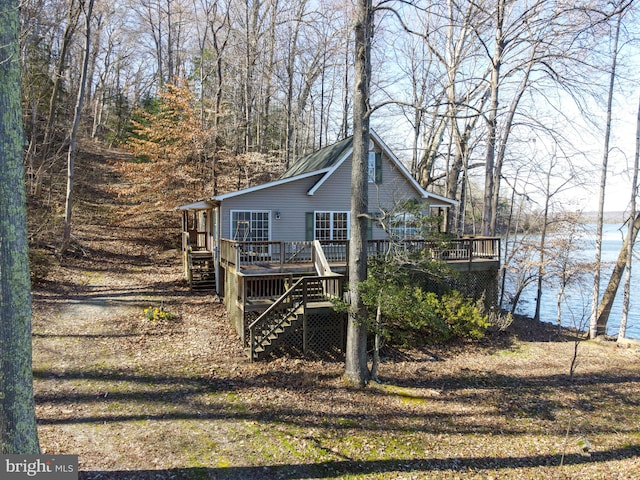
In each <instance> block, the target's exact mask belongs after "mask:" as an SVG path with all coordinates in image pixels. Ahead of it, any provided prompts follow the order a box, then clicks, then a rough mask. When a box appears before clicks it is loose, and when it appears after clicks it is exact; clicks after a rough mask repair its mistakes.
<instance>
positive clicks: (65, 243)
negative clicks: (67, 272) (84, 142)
mask: <svg viewBox="0 0 640 480" xmlns="http://www.w3.org/2000/svg"><path fill="white" fill-rule="evenodd" d="M93 1H94V0H89V2H88V4H86V5H85V4H84V3H82V8H83V9H84V10H85V12H84V16H85V29H86V30H85V42H84V53H83V57H82V72H81V74H80V85H79V87H78V98H77V100H76V108H75V111H74V114H73V125H72V126H71V133H70V135H69V152H68V155H67V194H66V199H65V209H64V212H65V213H64V233H63V236H62V247H61V248H60V250H61V253H62V254H64V253H65V252H66V251H67V249H68V248H69V243H70V242H71V216H72V212H73V179H74V175H75V159H76V138H77V136H78V127H79V125H80V117H81V116H82V104H83V101H84V93H85V90H86V86H87V71H88V67H89V54H90V53H91V13H92V11H93Z"/></svg>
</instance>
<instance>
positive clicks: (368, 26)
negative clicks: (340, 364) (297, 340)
mask: <svg viewBox="0 0 640 480" xmlns="http://www.w3.org/2000/svg"><path fill="white" fill-rule="evenodd" d="M354 31H355V68H354V72H355V76H354V82H355V85H354V106H353V131H354V133H353V155H352V160H351V162H352V164H351V239H350V242H349V315H348V326H347V349H346V358H345V380H346V381H347V382H348V383H349V384H352V385H357V386H360V387H363V386H365V385H366V384H367V383H368V382H369V379H370V372H369V369H368V365H367V323H366V322H367V310H366V307H365V305H364V303H363V301H362V298H361V296H360V291H359V285H360V283H362V282H364V281H365V280H366V279H367V245H366V242H367V221H368V220H367V207H368V195H367V190H368V182H367V179H368V174H367V169H368V165H369V163H368V156H369V138H370V136H369V117H370V106H369V86H370V81H371V40H372V38H373V7H372V5H371V0H358V3H357V9H356V19H355V26H354Z"/></svg>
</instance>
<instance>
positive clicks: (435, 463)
mask: <svg viewBox="0 0 640 480" xmlns="http://www.w3.org/2000/svg"><path fill="white" fill-rule="evenodd" d="M638 455H640V445H630V446H627V447H622V448H618V449H612V450H606V451H601V452H593V453H591V454H590V455H580V454H568V455H562V454H554V455H531V456H521V457H506V458H495V457H468V458H465V457H462V458H438V459H430V458H416V459H409V460H403V459H389V460H369V461H366V460H365V461H353V460H339V461H327V462H320V463H306V464H298V465H268V466H247V467H225V468H177V469H169V470H129V471H81V472H79V479H80V480H98V479H100V480H152V479H153V480H156V479H165V478H166V479H184V480H192V479H193V480H195V479H221V480H222V479H225V480H240V479H248V480H253V479H305V478H335V477H337V476H342V475H366V474H392V473H394V474H399V473H405V474H419V473H434V472H460V473H461V475H464V472H465V471H469V470H471V471H476V472H477V471H483V470H492V471H493V470H500V471H502V473H503V474H504V475H508V470H509V469H519V468H523V467H527V468H536V467H547V466H553V465H561V464H562V465H567V466H569V465H581V464H592V463H596V462H607V461H611V460H614V459H618V460H621V459H629V458H634V457H637V456H638ZM627 473H628V474H630V475H631V476H632V477H633V475H634V473H633V472H627ZM636 473H640V472H636ZM630 478H631V477H630Z"/></svg>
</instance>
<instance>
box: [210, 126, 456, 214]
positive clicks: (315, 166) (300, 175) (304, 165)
mask: <svg viewBox="0 0 640 480" xmlns="http://www.w3.org/2000/svg"><path fill="white" fill-rule="evenodd" d="M370 135H371V139H372V140H374V141H375V143H377V144H378V146H379V147H380V148H381V149H382V150H383V151H384V152H385V154H386V156H387V157H388V158H389V159H390V160H391V162H392V163H393V164H394V166H395V167H396V168H398V171H399V172H400V173H401V174H402V175H403V176H404V177H405V178H406V180H407V181H408V182H409V183H410V184H411V186H412V187H413V188H414V189H415V190H416V191H417V192H418V193H419V194H420V196H421V197H422V198H423V199H431V200H435V201H437V202H438V203H435V204H432V206H434V207H451V206H453V205H457V204H458V201H457V200H453V199H450V198H446V197H443V196H441V195H436V194H435V193H430V192H427V191H426V190H425V189H423V188H422V187H421V186H420V184H419V183H418V182H417V181H416V179H415V178H413V176H412V175H411V173H410V172H409V170H407V167H405V166H404V165H403V164H402V162H401V161H400V160H399V159H398V157H396V156H395V154H394V153H393V152H392V151H391V150H390V149H389V147H388V146H387V145H386V144H385V143H384V142H383V141H382V139H381V138H380V137H379V136H378V135H377V134H376V133H375V132H374V131H373V130H370ZM352 153H353V137H348V138H346V139H344V140H342V141H340V142H337V143H334V144H333V145H329V146H327V147H324V148H322V149H320V150H318V151H316V152H314V153H311V154H309V155H306V156H304V157H301V158H299V159H298V160H296V161H295V162H294V164H293V165H292V166H291V167H289V169H288V170H287V171H285V172H284V173H283V174H282V175H281V176H280V178H278V179H277V180H275V181H273V182H268V183H264V184H262V185H256V186H254V187H249V188H245V189H243V190H238V191H236V192H229V193H225V194H223V195H218V196H215V197H213V198H212V200H214V201H222V200H224V199H227V198H232V197H236V196H239V195H245V194H247V193H251V192H255V191H258V190H262V189H265V188H271V187H275V186H278V185H282V184H285V183H289V182H292V181H297V180H301V179H304V178H309V177H312V176H316V175H317V176H320V178H319V179H318V181H317V182H315V183H314V185H313V187H311V189H309V190H308V191H307V195H310V196H311V195H314V193H315V192H316V191H317V190H318V189H319V188H320V187H321V186H322V185H323V184H324V183H325V181H327V180H328V179H329V177H331V175H332V174H333V173H334V172H335V171H336V170H337V169H338V167H339V166H340V165H342V164H343V163H344V161H345V160H346V159H347V158H349V156H350V155H351V154H352Z"/></svg>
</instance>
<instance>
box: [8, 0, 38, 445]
mask: <svg viewBox="0 0 640 480" xmlns="http://www.w3.org/2000/svg"><path fill="white" fill-rule="evenodd" d="M18 4H19V2H18V0H7V1H6V2H4V3H3V5H2V8H0V111H1V112H2V122H0V453H3V454H37V453H40V446H39V444H38V432H37V429H36V417H35V407H34V401H33V374H32V369H31V368H32V367H31V281H30V277H29V246H28V243H27V213H26V212H27V209H26V193H25V185H24V165H23V159H22V155H23V150H22V149H23V146H24V145H23V142H24V140H23V139H24V137H23V131H22V106H21V95H20V54H19V49H18Z"/></svg>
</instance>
